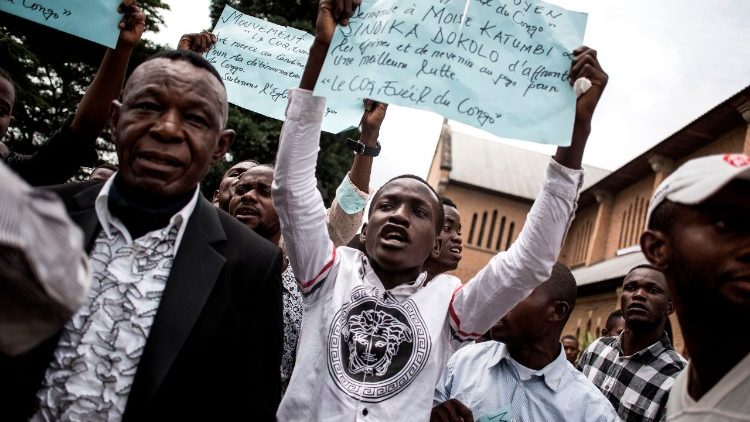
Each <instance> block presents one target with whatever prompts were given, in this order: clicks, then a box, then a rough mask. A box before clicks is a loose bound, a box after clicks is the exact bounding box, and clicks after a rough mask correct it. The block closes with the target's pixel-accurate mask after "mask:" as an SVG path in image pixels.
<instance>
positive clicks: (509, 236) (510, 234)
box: [505, 222, 516, 251]
mask: <svg viewBox="0 0 750 422" xmlns="http://www.w3.org/2000/svg"><path fill="white" fill-rule="evenodd" d="M515 227H516V223H513V222H511V223H510V227H509V228H508V241H507V242H505V250H506V251H507V250H508V248H510V244H511V243H513V229H515Z"/></svg>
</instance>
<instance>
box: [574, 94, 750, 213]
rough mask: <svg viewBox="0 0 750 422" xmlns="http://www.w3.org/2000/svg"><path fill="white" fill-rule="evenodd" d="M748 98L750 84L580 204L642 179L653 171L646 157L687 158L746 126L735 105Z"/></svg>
mask: <svg viewBox="0 0 750 422" xmlns="http://www.w3.org/2000/svg"><path fill="white" fill-rule="evenodd" d="M747 101H750V86H747V87H745V88H744V89H742V90H741V91H739V92H738V93H736V94H734V95H733V96H731V97H729V98H728V99H726V100H725V101H724V102H722V103H721V104H719V105H717V106H716V107H714V108H713V109H711V110H708V111H707V112H705V113H704V114H703V115H701V116H700V117H698V118H697V119H695V120H693V121H692V122H691V123H689V124H688V125H687V126H685V127H684V128H682V129H680V130H678V131H677V132H675V133H674V134H672V135H670V136H669V137H667V138H666V139H665V140H663V141H661V142H659V143H658V144H656V145H655V146H654V147H652V148H651V149H649V150H648V151H646V152H644V153H643V154H641V155H639V156H637V157H635V158H634V159H632V160H631V161H630V162H628V163H627V164H625V165H624V166H622V167H620V168H618V169H617V170H615V171H614V172H612V173H611V174H610V175H608V176H607V177H604V178H602V179H601V180H599V181H598V182H597V183H595V184H594V185H593V186H589V188H588V189H586V190H584V191H582V192H581V197H580V199H579V201H578V204H579V207H582V206H586V205H589V204H592V203H594V202H596V199H595V196H594V191H596V190H602V191H605V192H610V193H615V192H619V191H621V190H622V189H624V188H626V187H628V186H630V185H632V184H634V183H636V182H639V181H641V180H643V179H644V178H645V177H648V176H649V175H650V174H652V173H653V171H652V170H651V165H650V164H649V162H648V159H649V158H650V157H652V156H654V155H662V156H665V157H670V158H677V159H679V158H682V157H686V156H688V155H690V154H692V153H694V152H696V151H697V150H699V149H700V148H702V147H704V146H706V145H708V144H710V143H711V142H713V141H715V140H716V139H717V138H719V137H721V136H722V135H724V134H726V133H728V132H730V131H731V130H733V129H735V128H738V127H742V126H747V122H745V121H744V120H743V118H742V115H741V114H740V113H739V112H738V111H737V108H738V107H739V106H740V105H741V104H743V103H745V102H747Z"/></svg>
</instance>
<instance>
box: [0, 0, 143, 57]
mask: <svg viewBox="0 0 750 422" xmlns="http://www.w3.org/2000/svg"><path fill="white" fill-rule="evenodd" d="M124 3H126V4H127V7H128V8H129V7H131V6H132V5H133V4H134V3H135V2H134V1H132V0H127V1H125V2H124ZM118 4H120V0H65V1H59V0H33V1H31V0H23V1H21V0H2V1H0V10H2V11H3V12H7V13H11V14H14V15H16V16H20V17H22V18H24V19H28V20H30V21H33V22H36V23H38V24H41V25H44V26H48V27H50V28H54V29H57V30H59V31H63V32H67V33H68V34H72V35H75V36H77V37H81V38H84V39H87V40H89V41H93V42H95V43H98V44H102V45H105V46H107V47H109V48H115V44H116V43H117V40H118V37H119V36H120V34H118V32H117V27H118V25H119V23H120V14H119V13H118V11H117V5H118ZM124 11H125V10H124ZM131 16H135V15H131ZM136 19H137V17H136ZM131 23H134V22H131ZM135 23H137V20H136V21H135ZM125 25H126V27H129V26H128V22H126V23H125ZM140 32H141V33H142V32H143V29H141V30H140ZM133 35H135V33H133ZM139 38H140V35H139ZM129 39H130V40H132V39H133V38H132V37H131V38H129ZM126 41H127V40H126Z"/></svg>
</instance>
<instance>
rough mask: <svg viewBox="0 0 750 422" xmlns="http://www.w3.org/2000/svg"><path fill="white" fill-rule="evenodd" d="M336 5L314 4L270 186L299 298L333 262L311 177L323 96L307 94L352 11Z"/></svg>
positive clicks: (319, 280) (315, 285)
mask: <svg viewBox="0 0 750 422" xmlns="http://www.w3.org/2000/svg"><path fill="white" fill-rule="evenodd" d="M354 1H357V2H358V0H354ZM339 3H345V4H347V5H348V6H344V9H345V10H348V13H347V12H343V11H342V9H341V7H342V6H340V5H339ZM336 4H337V6H334V4H333V2H332V0H322V1H321V2H320V5H319V6H318V19H317V22H316V35H315V41H314V42H313V47H312V49H311V52H310V55H309V56H308V61H307V66H306V67H305V71H304V73H303V77H302V81H301V83H300V88H301V89H290V90H289V105H288V107H287V110H286V120H285V121H284V126H283V128H282V129H281V140H280V142H279V150H278V154H277V158H276V169H275V173H274V182H273V202H274V205H275V207H276V211H277V213H278V214H279V220H280V221H281V230H282V233H283V235H284V242H285V244H286V252H287V255H288V256H289V261H290V264H291V265H292V269H293V270H294V275H295V277H296V278H297V282H298V283H299V286H300V289H301V291H302V293H303V294H304V295H309V294H311V293H312V292H313V291H314V290H317V289H318V287H320V286H322V285H323V283H324V281H325V280H326V277H327V276H328V273H329V272H330V270H331V268H333V266H334V262H335V259H336V255H335V254H336V249H335V248H334V246H333V244H332V243H331V240H330V238H329V236H328V230H327V228H326V218H325V208H324V206H323V198H322V197H321V195H320V192H319V191H318V189H317V181H316V179H315V165H316V162H317V156H318V149H319V143H320V127H321V123H322V121H323V113H324V112H325V98H322V97H314V96H313V95H312V92H311V91H312V89H313V88H314V86H315V82H316V81H317V78H318V75H319V74H320V69H321V67H322V66H323V60H324V59H325V55H326V52H327V51H328V45H329V44H330V41H331V37H332V36H333V31H334V29H335V28H336V22H341V23H342V24H343V23H344V21H346V22H347V23H348V18H349V17H350V16H351V14H352V11H353V9H352V0H345V1H344V0H336ZM312 50H314V51H315V53H313V51H312Z"/></svg>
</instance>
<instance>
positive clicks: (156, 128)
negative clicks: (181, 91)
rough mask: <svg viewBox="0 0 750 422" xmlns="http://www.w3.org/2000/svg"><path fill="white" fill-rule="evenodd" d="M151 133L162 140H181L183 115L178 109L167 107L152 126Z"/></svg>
mask: <svg viewBox="0 0 750 422" xmlns="http://www.w3.org/2000/svg"><path fill="white" fill-rule="evenodd" d="M151 134H152V135H153V136H154V137H155V138H157V139H158V140H160V141H162V142H181V141H182V139H183V131H182V117H181V116H180V113H178V112H177V110H173V109H167V110H165V111H164V113H163V114H162V115H161V116H159V120H158V121H157V122H156V123H155V124H154V125H153V126H152V127H151Z"/></svg>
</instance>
